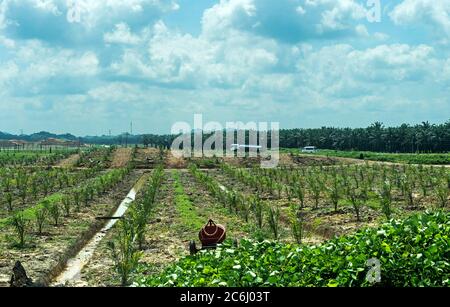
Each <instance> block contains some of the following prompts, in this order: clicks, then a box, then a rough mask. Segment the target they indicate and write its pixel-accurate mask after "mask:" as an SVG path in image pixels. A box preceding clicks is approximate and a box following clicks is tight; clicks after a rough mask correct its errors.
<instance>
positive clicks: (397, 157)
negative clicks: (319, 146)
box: [282, 149, 450, 165]
mask: <svg viewBox="0 0 450 307" xmlns="http://www.w3.org/2000/svg"><path fill="white" fill-rule="evenodd" d="M282 152H287V153H293V154H298V153H301V152H300V150H299V149H283V150H282ZM314 155H319V156H327V157H340V158H351V159H359V160H370V161H380V162H392V163H406V164H428V165H431V164H433V165H447V164H450V154H448V153H443V154H422V153H411V154H406V153H399V154H397V153H382V152H370V151H340V150H327V149H323V150H320V151H319V152H317V153H315V154H314Z"/></svg>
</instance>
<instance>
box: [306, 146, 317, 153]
mask: <svg viewBox="0 0 450 307" xmlns="http://www.w3.org/2000/svg"><path fill="white" fill-rule="evenodd" d="M318 151H319V149H317V147H316V146H306V147H303V149H302V152H304V153H316V152H318Z"/></svg>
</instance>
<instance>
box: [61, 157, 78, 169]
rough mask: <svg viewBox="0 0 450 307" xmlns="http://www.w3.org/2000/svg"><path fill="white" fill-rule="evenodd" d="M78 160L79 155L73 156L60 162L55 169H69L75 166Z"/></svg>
mask: <svg viewBox="0 0 450 307" xmlns="http://www.w3.org/2000/svg"><path fill="white" fill-rule="evenodd" d="M79 158H80V155H79V154H73V155H71V156H70V157H68V158H66V159H64V160H61V161H60V162H59V163H58V164H57V165H56V167H62V168H71V167H74V166H75V165H76V164H77V161H78V159H79Z"/></svg>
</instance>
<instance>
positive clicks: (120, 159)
mask: <svg viewBox="0 0 450 307" xmlns="http://www.w3.org/2000/svg"><path fill="white" fill-rule="evenodd" d="M132 152H133V150H132V148H118V149H116V150H115V151H114V153H113V157H112V162H111V166H110V168H122V167H126V166H127V164H128V162H130V160H131V153H132Z"/></svg>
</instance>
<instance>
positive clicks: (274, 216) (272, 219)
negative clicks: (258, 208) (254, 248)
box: [267, 206, 280, 240]
mask: <svg viewBox="0 0 450 307" xmlns="http://www.w3.org/2000/svg"><path fill="white" fill-rule="evenodd" d="M267 219H268V223H269V227H270V230H272V233H273V237H274V239H275V240H278V237H279V221H280V209H279V208H278V206H270V207H269V209H268V217H267Z"/></svg>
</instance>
